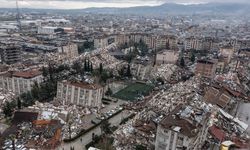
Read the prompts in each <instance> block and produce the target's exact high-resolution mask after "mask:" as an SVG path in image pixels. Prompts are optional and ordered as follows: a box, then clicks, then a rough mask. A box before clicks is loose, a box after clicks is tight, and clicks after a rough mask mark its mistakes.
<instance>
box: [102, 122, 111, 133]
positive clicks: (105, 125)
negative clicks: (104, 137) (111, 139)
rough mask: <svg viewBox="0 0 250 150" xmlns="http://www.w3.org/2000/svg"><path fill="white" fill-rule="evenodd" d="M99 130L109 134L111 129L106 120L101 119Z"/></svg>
mask: <svg viewBox="0 0 250 150" xmlns="http://www.w3.org/2000/svg"><path fill="white" fill-rule="evenodd" d="M100 128H101V132H102V133H104V134H110V133H111V130H110V123H109V122H108V120H103V121H102V123H101V126H100Z"/></svg>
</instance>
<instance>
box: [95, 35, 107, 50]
mask: <svg viewBox="0 0 250 150" xmlns="http://www.w3.org/2000/svg"><path fill="white" fill-rule="evenodd" d="M107 46H108V38H107V37H105V36H101V37H97V38H95V39H94V48H104V47H107Z"/></svg>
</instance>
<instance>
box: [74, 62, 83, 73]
mask: <svg viewBox="0 0 250 150" xmlns="http://www.w3.org/2000/svg"><path fill="white" fill-rule="evenodd" d="M72 68H73V69H74V70H75V73H76V74H79V73H81V68H82V66H81V64H80V63H79V62H78V61H75V62H74V63H73V66H72Z"/></svg>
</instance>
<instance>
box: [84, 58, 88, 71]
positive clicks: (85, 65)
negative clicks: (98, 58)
mask: <svg viewBox="0 0 250 150" xmlns="http://www.w3.org/2000/svg"><path fill="white" fill-rule="evenodd" d="M84 71H88V64H87V59H85V60H84Z"/></svg>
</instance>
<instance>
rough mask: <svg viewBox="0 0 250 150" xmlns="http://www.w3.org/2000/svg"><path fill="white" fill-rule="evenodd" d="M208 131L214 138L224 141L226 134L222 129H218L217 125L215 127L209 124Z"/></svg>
mask: <svg viewBox="0 0 250 150" xmlns="http://www.w3.org/2000/svg"><path fill="white" fill-rule="evenodd" d="M209 132H210V134H211V135H212V136H214V137H215V138H216V139H218V140H220V141H224V139H225V137H226V134H225V133H224V131H223V130H221V129H219V128H218V127H216V126H215V125H213V126H211V127H210V128H209Z"/></svg>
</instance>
